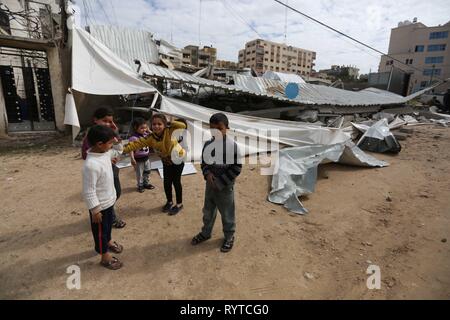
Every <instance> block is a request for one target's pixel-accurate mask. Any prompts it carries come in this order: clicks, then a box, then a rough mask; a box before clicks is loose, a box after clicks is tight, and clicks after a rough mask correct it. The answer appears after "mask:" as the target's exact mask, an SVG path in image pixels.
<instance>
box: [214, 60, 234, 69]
mask: <svg viewBox="0 0 450 320" xmlns="http://www.w3.org/2000/svg"><path fill="white" fill-rule="evenodd" d="M214 66H215V67H216V68H221V69H237V68H238V67H239V64H238V63H237V62H234V61H227V60H216V63H215V65H214Z"/></svg>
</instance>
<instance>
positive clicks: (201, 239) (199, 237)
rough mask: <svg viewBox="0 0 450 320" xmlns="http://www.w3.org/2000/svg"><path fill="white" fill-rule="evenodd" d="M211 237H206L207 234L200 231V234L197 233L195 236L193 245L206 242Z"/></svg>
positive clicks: (192, 241)
mask: <svg viewBox="0 0 450 320" xmlns="http://www.w3.org/2000/svg"><path fill="white" fill-rule="evenodd" d="M209 239H211V237H205V236H204V235H203V234H202V233H201V232H200V233H199V234H198V235H196V236H195V237H194V238H192V240H191V244H192V245H193V246H196V245H198V244H200V243H202V242H205V241H206V240H209Z"/></svg>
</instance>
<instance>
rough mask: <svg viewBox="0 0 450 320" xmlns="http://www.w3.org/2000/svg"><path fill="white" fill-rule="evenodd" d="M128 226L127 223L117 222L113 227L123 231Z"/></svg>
mask: <svg viewBox="0 0 450 320" xmlns="http://www.w3.org/2000/svg"><path fill="white" fill-rule="evenodd" d="M126 225H127V223H126V222H125V221H123V220H117V221H115V222H114V223H113V227H114V228H116V229H122V228H124V227H125V226H126Z"/></svg>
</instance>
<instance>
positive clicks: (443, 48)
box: [428, 44, 447, 51]
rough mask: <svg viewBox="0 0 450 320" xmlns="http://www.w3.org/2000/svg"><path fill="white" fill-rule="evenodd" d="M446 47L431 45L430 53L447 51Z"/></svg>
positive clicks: (429, 47)
mask: <svg viewBox="0 0 450 320" xmlns="http://www.w3.org/2000/svg"><path fill="white" fill-rule="evenodd" d="M446 47H447V45H445V44H431V45H429V46H428V51H445V48H446Z"/></svg>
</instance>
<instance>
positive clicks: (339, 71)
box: [319, 65, 359, 80]
mask: <svg viewBox="0 0 450 320" xmlns="http://www.w3.org/2000/svg"><path fill="white" fill-rule="evenodd" d="M319 74H326V75H327V77H328V78H329V79H335V80H336V79H338V78H339V79H341V80H356V79H358V77H359V69H358V68H356V67H354V66H338V65H333V66H331V69H325V70H320V71H319Z"/></svg>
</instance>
